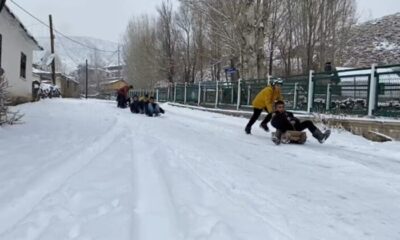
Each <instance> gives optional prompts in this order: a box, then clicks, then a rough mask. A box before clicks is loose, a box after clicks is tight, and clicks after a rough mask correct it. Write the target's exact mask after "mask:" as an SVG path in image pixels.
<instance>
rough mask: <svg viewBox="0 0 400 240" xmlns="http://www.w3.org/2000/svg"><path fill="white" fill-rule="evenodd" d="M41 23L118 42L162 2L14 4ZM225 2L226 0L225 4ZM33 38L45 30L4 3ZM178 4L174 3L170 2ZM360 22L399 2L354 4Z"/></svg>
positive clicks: (38, 0)
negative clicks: (129, 27)
mask: <svg viewBox="0 0 400 240" xmlns="http://www.w3.org/2000/svg"><path fill="white" fill-rule="evenodd" d="M13 1H15V2H16V3H18V4H20V5H21V6H23V7H24V8H25V9H27V10H28V11H30V12H31V13H33V14H34V15H35V16H37V17H39V18H40V19H42V20H45V21H46V22H47V21H48V14H52V15H53V21H54V24H55V27H56V28H57V29H58V30H60V31H62V32H64V33H65V34H67V35H71V36H90V37H96V38H100V39H105V40H111V41H114V42H118V41H119V40H120V39H121V36H122V34H123V33H124V31H125V29H126V26H127V23H128V22H129V19H130V18H131V17H132V16H134V15H140V14H143V13H149V14H156V10H155V9H156V6H158V5H159V4H160V3H161V2H162V0H112V1H110V0H13ZM227 1H228V0H227ZM6 2H8V3H7V5H8V6H10V7H11V8H12V9H13V10H14V12H15V13H16V14H17V16H18V17H20V19H21V20H22V22H23V23H24V24H25V26H26V27H27V28H28V29H29V30H30V31H31V32H32V33H33V34H34V35H35V36H47V35H48V30H47V29H46V28H45V27H43V26H42V25H40V24H39V23H37V22H36V21H35V20H33V19H32V18H31V17H29V16H28V15H26V14H25V13H23V12H21V11H19V10H18V8H16V7H15V6H14V4H13V3H12V2H11V0H7V1H6ZM173 2H174V3H175V4H177V2H178V1H177V0H173ZM357 3H358V12H359V17H360V19H361V20H362V21H365V20H370V19H373V18H378V17H381V16H384V15H387V14H392V13H396V12H400V0H357Z"/></svg>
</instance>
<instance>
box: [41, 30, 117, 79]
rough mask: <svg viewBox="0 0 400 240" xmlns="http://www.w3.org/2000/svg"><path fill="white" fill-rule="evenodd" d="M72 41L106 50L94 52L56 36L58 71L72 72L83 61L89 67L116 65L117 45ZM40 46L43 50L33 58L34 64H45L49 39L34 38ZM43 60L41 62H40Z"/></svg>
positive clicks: (94, 41) (99, 40)
mask: <svg viewBox="0 0 400 240" xmlns="http://www.w3.org/2000/svg"><path fill="white" fill-rule="evenodd" d="M71 38H72V39H73V40H75V41H77V42H80V43H82V44H84V45H85V46H88V47H90V48H95V49H101V50H107V51H108V52H104V51H95V50H93V49H90V48H88V47H85V46H82V45H80V44H77V43H76V42H73V41H71V40H69V39H67V38H65V37H61V36H58V37H57V38H56V39H55V51H56V56H57V58H58V59H59V60H60V61H59V62H61V63H62V64H61V66H62V67H61V68H63V69H60V70H58V71H63V72H66V73H69V72H72V71H74V70H75V69H76V68H77V66H78V65H79V64H84V63H85V60H86V59H87V60H88V61H89V64H90V65H96V63H97V65H98V66H109V65H117V64H118V52H117V50H118V44H117V43H114V42H111V41H106V40H101V39H97V38H92V37H71ZM36 39H37V40H38V41H39V43H40V45H41V46H42V47H43V48H44V49H45V51H43V52H38V53H37V54H36V56H35V59H34V62H35V63H38V62H43V63H44V62H45V59H43V58H46V56H48V55H49V53H50V39H49V38H47V37H38V38H36ZM41 59H43V61H41Z"/></svg>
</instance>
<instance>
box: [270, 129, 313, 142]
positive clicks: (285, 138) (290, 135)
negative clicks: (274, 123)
mask: <svg viewBox="0 0 400 240" xmlns="http://www.w3.org/2000/svg"><path fill="white" fill-rule="evenodd" d="M274 137H275V132H273V133H272V138H274ZM306 140H307V134H306V133H305V132H300V131H287V132H285V133H283V134H282V136H281V143H285V144H289V143H291V144H304V143H305V142H306Z"/></svg>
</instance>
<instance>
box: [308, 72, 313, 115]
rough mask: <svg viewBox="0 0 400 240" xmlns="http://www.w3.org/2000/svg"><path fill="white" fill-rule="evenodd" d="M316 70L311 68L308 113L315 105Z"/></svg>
mask: <svg viewBox="0 0 400 240" xmlns="http://www.w3.org/2000/svg"><path fill="white" fill-rule="evenodd" d="M313 74H314V70H310V73H309V75H308V103H307V113H311V110H312V107H313V101H314V100H313V99H314V81H313Z"/></svg>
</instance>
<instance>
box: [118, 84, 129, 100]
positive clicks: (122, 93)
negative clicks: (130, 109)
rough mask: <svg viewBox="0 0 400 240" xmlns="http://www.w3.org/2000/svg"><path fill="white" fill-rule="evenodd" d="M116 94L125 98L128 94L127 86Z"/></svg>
mask: <svg viewBox="0 0 400 240" xmlns="http://www.w3.org/2000/svg"><path fill="white" fill-rule="evenodd" d="M117 93H118V95H120V96H123V97H125V98H127V97H128V93H129V86H124V87H122V88H120V89H119V90H118V92H117Z"/></svg>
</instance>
